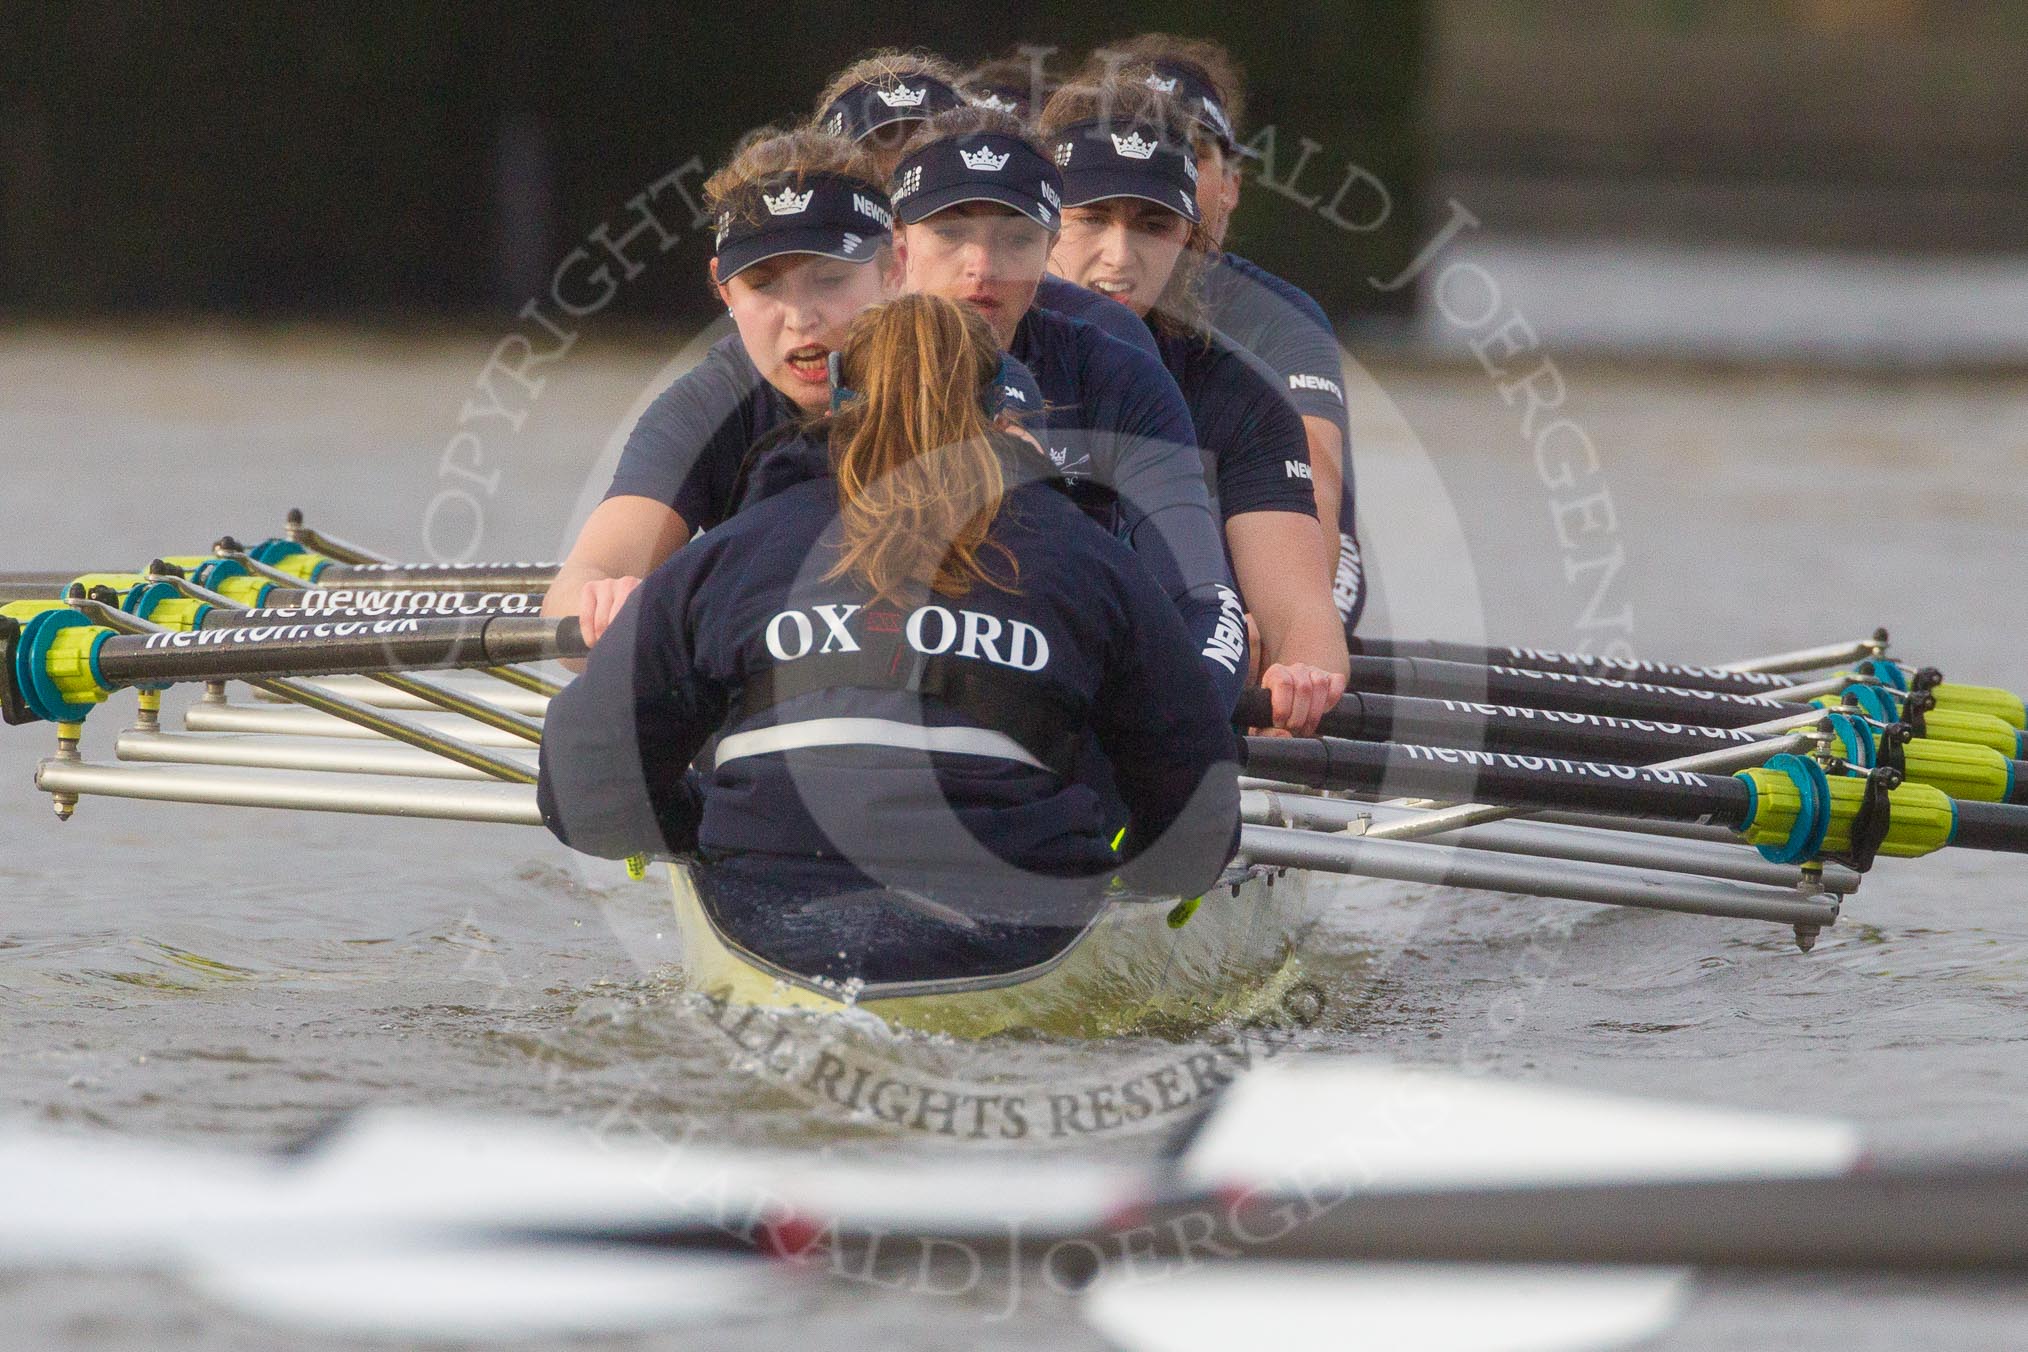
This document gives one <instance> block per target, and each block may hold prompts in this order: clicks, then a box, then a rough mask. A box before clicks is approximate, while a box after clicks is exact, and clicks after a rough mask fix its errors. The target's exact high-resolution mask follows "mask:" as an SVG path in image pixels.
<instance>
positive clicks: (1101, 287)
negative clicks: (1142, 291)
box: [1091, 278, 1134, 303]
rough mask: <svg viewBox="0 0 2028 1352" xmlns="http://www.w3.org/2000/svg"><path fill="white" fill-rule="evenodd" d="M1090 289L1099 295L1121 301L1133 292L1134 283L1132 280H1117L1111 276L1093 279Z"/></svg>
mask: <svg viewBox="0 0 2028 1352" xmlns="http://www.w3.org/2000/svg"><path fill="white" fill-rule="evenodd" d="M1091 289H1092V290H1094V291H1096V292H1098V293H1099V294H1100V295H1101V296H1110V297H1112V298H1113V299H1114V300H1116V301H1120V302H1123V303H1124V302H1125V301H1126V300H1127V298H1128V297H1129V296H1132V295H1133V294H1134V284H1133V283H1132V282H1125V281H1119V280H1117V279H1113V278H1104V279H1094V280H1093V281H1092V283H1091Z"/></svg>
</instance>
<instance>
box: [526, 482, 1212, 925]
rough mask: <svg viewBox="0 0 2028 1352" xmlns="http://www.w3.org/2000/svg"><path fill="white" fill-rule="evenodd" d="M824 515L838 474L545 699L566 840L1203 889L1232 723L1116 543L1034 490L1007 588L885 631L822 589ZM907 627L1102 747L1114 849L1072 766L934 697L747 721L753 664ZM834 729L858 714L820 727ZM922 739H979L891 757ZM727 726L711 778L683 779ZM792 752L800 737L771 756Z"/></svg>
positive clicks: (793, 706) (718, 554) (651, 610)
mask: <svg viewBox="0 0 2028 1352" xmlns="http://www.w3.org/2000/svg"><path fill="white" fill-rule="evenodd" d="M1027 454H1028V459H1029V460H1031V461H1032V460H1033V453H1032V452H1029V453H1027ZM1008 458H1009V462H1010V467H1012V466H1013V461H1014V460H1015V459H1016V458H1017V457H1016V456H1015V455H1014V454H1013V453H1011V452H1010V453H1008ZM1015 472H1016V473H1019V472H1020V470H1019V469H1018V468H1015ZM836 517H837V495H836V488H835V485H834V484H833V482H832V481H831V480H830V479H828V478H820V479H814V480H812V479H806V480H804V481H802V482H799V483H795V484H794V485H792V486H790V487H787V488H784V489H782V490H781V491H779V492H777V493H775V494H774V495H773V496H771V497H768V498H766V500H764V501H761V502H758V503H755V504H754V505H752V506H750V507H748V508H746V509H744V510H742V511H741V512H739V514H738V515H736V516H734V517H733V518H731V519H730V520H729V521H728V522H727V523H726V524H724V525H723V526H721V527H720V528H718V529H715V530H713V531H711V532H710V533H709V534H708V535H705V536H702V537H701V538H699V539H697V540H695V541H693V542H692V543H690V544H689V545H687V546H686V547H684V548H683V549H682V550H680V551H678V552H677V554H676V555H675V557H673V558H672V559H670V560H669V561H668V562H667V563H666V564H664V565H663V566H662V567H661V568H660V569H658V570H657V571H656V572H655V573H654V574H653V575H652V576H651V577H649V578H648V579H647V580H646V581H644V582H643V583H642V585H641V587H640V588H639V589H638V590H637V591H636V592H635V593H634V595H633V596H632V597H631V598H630V599H629V600H628V602H627V604H626V606H625V607H624V608H623V609H622V610H621V612H620V615H619V616H618V618H617V619H616V620H615V622H614V624H613V626H612V628H611V629H610V630H609V631H608V632H607V633H606V635H605V636H604V637H602V638H601V640H600V641H599V643H598V645H597V646H596V647H595V648H594V649H593V651H592V655H591V658H590V660H589V662H588V663H587V665H586V668H585V671H584V673H583V674H582V675H581V676H579V677H578V678H577V680H575V681H574V682H572V683H571V684H570V685H569V686H567V687H566V688H565V689H564V691H563V692H562V693H561V694H560V695H558V696H557V697H556V698H555V699H554V700H553V701H551V704H550V708H549V715H548V720H547V724H546V729H545V733H544V737H543V745H542V775H541V784H540V801H541V805H542V813H543V820H544V821H545V823H546V824H547V825H548V826H549V828H550V829H551V831H553V832H554V833H555V834H556V835H557V837H558V838H559V839H561V840H563V841H564V842H565V843H566V844H569V845H571V846H573V847H575V848H578V849H581V850H584V851H586V852H588V853H592V854H599V855H605V856H609V857H620V856H624V855H628V854H633V853H638V852H643V851H648V852H661V851H669V852H678V853H687V852H693V851H695V852H699V853H701V854H702V855H703V856H704V857H705V858H706V859H707V860H710V859H724V858H728V857H732V856H738V857H741V858H743V859H751V858H753V857H762V858H764V857H769V856H772V857H780V858H786V859H794V860H798V861H804V862H805V863H806V864H807V863H808V862H810V861H815V862H816V864H817V865H818V866H819V867H822V866H824V864H825V862H826V861H829V862H830V863H832V864H834V865H835V867H836V869H837V871H838V872H839V874H840V875H841V878H844V877H852V876H873V877H877V878H879V879H881V880H882V881H891V879H892V878H893V877H894V876H895V875H896V874H897V873H898V874H901V875H904V876H907V877H909V878H911V879H915V880H919V882H920V885H925V886H935V885H938V883H939V882H940V881H948V880H954V879H963V878H965V877H968V876H977V875H978V874H979V872H980V870H981V869H982V868H984V869H986V870H987V871H988V872H990V871H992V870H993V869H995V868H1004V867H1005V866H1006V865H1013V866H1016V867H1018V868H1020V869H1023V870H1027V871H1029V872H1032V873H1037V874H1041V875H1046V876H1049V877H1056V878H1078V879H1085V880H1088V882H1089V884H1090V885H1091V886H1092V887H1093V888H1097V887H1102V886H1103V884H1104V881H1105V879H1106V878H1107V877H1109V876H1111V874H1113V873H1115V872H1118V873H1119V874H1120V876H1122V877H1123V878H1124V879H1126V881H1128V882H1129V883H1130V884H1131V885H1133V886H1135V887H1137V888H1140V889H1143V890H1146V891H1150V892H1157V893H1180V894H1188V895H1195V894H1196V893H1198V892H1200V891H1202V890H1203V889H1204V888H1205V887H1206V886H1208V885H1209V884H1210V883H1211V882H1212V881H1213V880H1214V879H1215V878H1216V876H1217V874H1218V873H1219V871H1220V870H1221V869H1222V868H1223V866H1224V865H1225V863H1226V862H1227V861H1228V860H1229V859H1230V858H1231V856H1232V853H1233V851H1234V849H1235V848H1236V844H1237V822H1238V815H1237V814H1238V788H1237V778H1236V774H1237V771H1236V764H1235V762H1236V755H1237V749H1236V746H1235V742H1234V737H1233V733H1232V730H1231V727H1230V725H1229V723H1228V721H1227V714H1226V711H1225V709H1224V707H1223V706H1222V705H1221V704H1220V703H1219V701H1218V699H1217V698H1216V697H1215V696H1214V694H1213V691H1212V687H1211V684H1210V681H1209V680H1208V679H1207V677H1206V676H1205V673H1204V669H1203V664H1202V663H1201V662H1199V661H1198V660H1196V657H1195V652H1194V648H1193V645H1192V643H1191V640H1190V637H1189V635H1188V634H1187V632H1186V631H1185V630H1184V628H1183V624H1182V621H1181V619H1180V618H1179V617H1178V616H1177V613H1176V610H1175V607H1174V606H1172V605H1171V604H1170V603H1169V602H1168V600H1167V599H1166V598H1165V597H1164V596H1163V595H1162V594H1161V592H1160V591H1159V590H1158V589H1157V588H1156V587H1155V585H1154V584H1153V583H1152V582H1151V581H1150V580H1149V578H1148V577H1147V574H1146V571H1145V570H1144V569H1143V568H1142V567H1141V565H1140V564H1139V563H1138V562H1137V561H1136V560H1135V558H1134V556H1133V555H1132V554H1131V553H1130V552H1129V551H1128V550H1127V549H1126V548H1125V547H1124V546H1123V545H1122V544H1120V543H1119V542H1118V541H1117V540H1114V539H1112V538H1110V537H1109V536H1108V535H1107V534H1106V533H1105V532H1104V531H1103V530H1101V529H1100V528H1099V527H1098V526H1096V525H1095V524H1094V523H1092V522H1091V521H1090V520H1089V519H1088V518H1087V517H1085V516H1084V514H1083V513H1082V512H1081V511H1080V510H1079V509H1078V508H1077V507H1076V506H1075V504H1073V503H1072V502H1071V501H1070V500H1069V499H1068V498H1067V497H1066V496H1065V495H1064V494H1063V493H1062V492H1061V491H1059V490H1058V489H1057V488H1055V487H1052V486H1050V485H1048V484H1044V483H1037V482H1027V483H1023V484H1020V485H1018V486H1016V487H1014V488H1013V489H1012V490H1011V491H1010V492H1009V494H1008V495H1007V498H1006V500H1005V502H1004V503H1003V506H1002V510H1001V512H1000V515H999V517H998V518H997V519H996V521H995V522H994V524H993V527H992V533H991V538H992V540H993V541H994V542H996V543H998V544H999V545H1001V546H1004V547H1005V549H1006V550H1007V551H1008V552H1009V553H1010V554H1011V556H1012V558H1013V560H1014V562H1015V565H1016V568H1017V575H1018V583H1017V585H1018V588H1019V590H1018V591H1017V592H1014V593H1011V594H1010V593H1008V592H1003V591H1000V590H998V589H996V588H993V587H988V586H975V587H974V588H973V589H972V590H971V591H970V592H969V593H968V594H967V595H965V596H963V597H961V598H947V597H941V596H934V595H931V596H927V597H926V598H925V599H924V600H922V601H920V602H918V603H916V604H914V605H911V606H907V607H903V608H902V612H903V613H902V614H901V615H900V617H899V618H897V617H896V616H895V615H894V614H893V613H891V612H890V613H886V614H882V613H880V611H885V610H886V609H887V608H885V607H883V608H879V610H877V611H875V612H869V611H868V610H866V609H864V607H865V605H866V602H867V601H868V599H869V598H868V596H867V593H866V592H865V590H864V588H862V587H861V586H860V585H859V584H858V583H856V582H855V581H853V580H852V579H850V578H849V577H847V578H840V579H837V580H834V581H825V580H824V577H825V574H826V573H827V572H828V571H829V569H830V566H831V564H832V563H834V562H835V561H836V559H837V557H838V546H837V531H838V526H837V519H836ZM982 557H984V558H985V559H987V560H988V561H989V563H990V562H991V561H992V560H993V559H995V558H996V557H998V556H997V555H996V554H995V553H994V552H993V551H991V550H988V551H987V552H986V554H985V555H983V556H982ZM1001 566H1004V565H1001ZM883 620H884V621H885V623H883ZM897 625H899V626H900V632H902V633H904V634H906V635H908V636H909V644H910V646H911V647H913V648H914V649H915V651H918V652H920V651H925V650H929V649H936V648H939V646H940V645H941V649H942V651H944V652H946V653H947V654H949V656H948V657H946V658H943V659H940V660H945V661H950V662H952V663H954V664H956V665H958V666H964V665H966V664H967V663H970V662H984V663H988V664H991V665H994V666H996V667H1000V668H1003V669H1008V670H1012V671H1014V672H1015V673H1017V675H1018V676H1019V677H1020V678H1022V679H1032V680H1035V681H1046V682H1049V683H1050V688H1051V689H1052V690H1053V691H1055V692H1057V693H1058V695H1059V696H1060V697H1062V698H1065V699H1067V700H1068V701H1070V702H1072V703H1074V704H1076V705H1077V706H1078V707H1080V708H1081V709H1082V711H1083V712H1082V724H1081V726H1080V727H1078V728H1076V729H1075V731H1076V733H1077V734H1078V735H1079V736H1081V737H1089V738H1090V739H1092V740H1093V741H1095V743H1096V746H1097V748H1098V749H1099V751H1100V752H1102V753H1103V756H1104V758H1105V761H1106V762H1107V764H1108V765H1109V768H1110V773H1111V776H1112V779H1113V782H1114V784H1115V785H1116V789H1117V792H1118V794H1119V796H1120V799H1121V800H1122V801H1123V802H1124V803H1125V805H1126V807H1127V810H1128V813H1129V822H1130V824H1129V829H1128V832H1127V836H1126V839H1125V841H1124V843H1123V845H1122V850H1121V855H1120V856H1116V855H1115V854H1114V852H1113V850H1112V849H1111V848H1110V845H1109V842H1108V840H1107V829H1106V821H1105V814H1104V813H1103V811H1102V810H1101V797H1100V793H1099V792H1098V791H1097V790H1096V789H1095V788H1094V787H1093V785H1092V784H1091V783H1088V782H1085V780H1084V779H1082V778H1079V777H1076V776H1077V775H1083V774H1085V773H1086V771H1084V770H1082V769H1081V770H1079V771H1077V772H1075V774H1074V775H1073V777H1071V778H1069V779H1065V778H1063V777H1061V776H1060V775H1059V774H1058V773H1057V772H1055V771H1052V770H1049V769H1045V768H1042V767H1041V766H1040V765H1038V764H1036V763H1034V762H1033V761H1032V760H1024V759H1023V758H1022V756H1021V754H1020V752H1019V749H1018V748H1014V749H1013V750H1012V752H1011V753H1010V752H1009V751H1008V750H1007V748H1010V747H1013V744H1012V743H1007V744H1006V745H1005V746H1004V747H1001V748H1000V749H998V750H995V749H994V747H993V744H992V742H991V739H990V738H989V739H988V740H987V742H986V743H985V744H979V743H977V741H976V739H977V736H978V733H979V731H980V730H981V729H982V724H981V723H980V722H979V721H978V720H977V719H976V718H973V717H968V716H967V715H966V714H965V713H963V712H961V711H959V710H958V709H956V708H953V707H951V706H949V705H946V704H944V703H943V702H942V701H940V700H939V699H937V698H935V697H932V696H925V695H914V694H909V693H907V692H905V691H902V690H884V689H862V688H854V687H831V688H824V689H816V690H811V691H807V692H804V693H801V694H792V695H790V696H789V697H788V698H786V699H785V700H783V701H782V702H780V703H777V704H774V705H773V706H772V707H767V708H763V709H760V710H757V711H751V712H749V713H747V714H745V715H741V714H739V713H737V712H735V711H737V710H739V709H740V708H741V703H740V696H741V693H742V691H743V690H744V688H745V687H746V685H747V684H748V682H749V681H750V680H753V679H755V677H756V675H757V673H759V672H761V671H763V670H764V669H774V668H780V669H787V668H791V667H793V666H794V663H795V662H796V661H798V660H802V659H803V658H804V657H807V656H809V655H811V654H822V653H825V652H827V651H828V652H839V651H844V650H845V649H846V648H847V647H848V646H856V645H858V644H862V643H863V644H866V645H867V646H872V645H873V644H874V643H876V642H877V641H878V640H876V639H874V638H873V637H872V631H874V630H878V631H880V632H884V633H890V634H891V633H892V632H894V631H895V629H896V626H897ZM888 641H897V640H893V639H890V640H888ZM840 719H850V720H867V721H866V722H857V723H843V724H841V723H838V722H826V721H823V720H840ZM924 726H927V727H929V728H931V729H934V730H938V731H937V732H936V734H935V735H936V736H939V737H953V736H954V737H958V738H960V739H971V740H968V741H965V742H964V745H965V746H966V747H967V748H969V749H961V750H951V749H936V748H930V749H922V748H917V749H904V748H902V747H899V746H895V745H889V744H885V742H884V741H883V739H886V740H887V741H892V740H894V739H895V738H896V737H897V736H899V737H900V740H903V741H907V740H909V738H910V737H912V736H919V735H920V732H919V730H920V728H922V727H924ZM776 729H781V730H782V731H775V730H776ZM869 729H871V731H868V730H869ZM896 729H899V730H900V732H899V733H898V734H897V733H896ZM983 730H984V731H987V732H990V731H991V729H990V728H985V729H983ZM720 732H723V733H724V734H725V736H724V739H723V740H722V741H721V742H720V743H719V747H718V752H717V754H718V757H719V759H718V761H717V763H716V765H715V767H714V768H712V769H710V770H708V771H705V772H703V773H702V774H698V773H696V772H692V771H691V770H690V769H689V767H690V764H691V761H692V759H693V758H694V757H696V755H697V754H698V752H699V750H700V749H701V748H702V747H703V746H704V744H705V742H706V740H707V739H708V738H709V737H711V736H712V735H713V734H714V733H720ZM743 734H747V735H746V736H745V737H744V740H742V735H743ZM784 737H787V738H790V739H791V740H793V739H797V738H801V739H804V740H803V742H802V743H801V744H799V745H796V746H793V747H790V748H787V749H783V748H782V747H781V746H780V745H779V739H781V738H784ZM770 739H777V740H776V741H770ZM981 745H983V746H984V748H985V749H983V750H982V749H980V746H981ZM749 747H753V748H755V749H753V750H752V751H751V752H750V753H749V752H747V751H746V750H745V748H749ZM1086 759H1087V760H1089V756H1087V757H1086ZM1157 840H1159V841H1160V846H1159V848H1154V849H1150V848H1148V846H1149V845H1150V843H1151V842H1155V841H1157ZM981 846H983V847H984V850H983V851H981V849H980V847H981ZM1121 856H1124V857H1125V859H1126V860H1127V861H1128V862H1126V863H1125V864H1124V865H1123V864H1122V863H1121ZM995 860H997V861H999V862H998V864H995V863H994V861H995Z"/></svg>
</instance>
